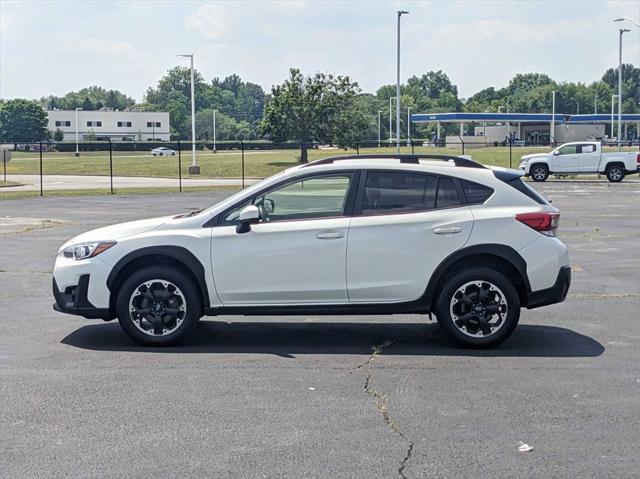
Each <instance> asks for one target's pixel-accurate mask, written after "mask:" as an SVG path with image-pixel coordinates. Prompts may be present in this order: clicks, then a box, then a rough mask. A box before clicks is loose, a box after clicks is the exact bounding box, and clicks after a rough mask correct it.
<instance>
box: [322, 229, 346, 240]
mask: <svg viewBox="0 0 640 479" xmlns="http://www.w3.org/2000/svg"><path fill="white" fill-rule="evenodd" d="M316 238H318V239H320V240H329V239H340V238H344V233H340V232H338V231H326V232H324V233H318V234H317V235H316Z"/></svg>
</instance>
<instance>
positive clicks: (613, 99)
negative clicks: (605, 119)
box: [611, 95, 618, 139]
mask: <svg viewBox="0 0 640 479" xmlns="http://www.w3.org/2000/svg"><path fill="white" fill-rule="evenodd" d="M617 96H618V95H611V138H612V139H613V109H614V106H615V99H616V98H617Z"/></svg>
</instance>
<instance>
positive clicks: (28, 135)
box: [0, 98, 48, 142]
mask: <svg viewBox="0 0 640 479" xmlns="http://www.w3.org/2000/svg"><path fill="white" fill-rule="evenodd" d="M47 137H48V129H47V114H46V113H45V111H44V110H43V109H42V107H41V106H40V105H39V104H38V102H36V101H32V100H25V99H22V98H17V99H15V100H8V101H7V102H5V103H4V104H3V105H2V107H1V108H0V141H15V142H28V141H42V140H46V139H47Z"/></svg>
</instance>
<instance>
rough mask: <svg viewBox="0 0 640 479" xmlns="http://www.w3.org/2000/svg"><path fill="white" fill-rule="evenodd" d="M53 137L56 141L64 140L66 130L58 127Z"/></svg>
mask: <svg viewBox="0 0 640 479" xmlns="http://www.w3.org/2000/svg"><path fill="white" fill-rule="evenodd" d="M53 139H54V140H55V141H62V140H64V132H63V131H62V130H61V129H60V128H56V131H54V132H53Z"/></svg>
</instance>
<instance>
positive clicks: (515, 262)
mask: <svg viewBox="0 0 640 479" xmlns="http://www.w3.org/2000/svg"><path fill="white" fill-rule="evenodd" d="M476 255H489V256H497V257H499V258H501V259H503V260H505V261H507V262H508V263H509V264H511V265H512V266H513V267H514V268H515V269H516V271H517V272H518V274H519V275H520V277H521V278H522V282H523V284H524V287H525V291H524V293H525V294H524V296H525V298H526V297H527V296H528V295H529V294H530V293H531V284H530V283H529V277H528V276H527V262H526V261H525V260H524V258H523V257H522V256H520V254H519V253H518V252H517V251H516V250H515V249H513V248H512V247H510V246H506V245H502V244H494V243H488V244H481V245H473V246H467V247H466V248H462V249H460V250H458V251H455V252H454V253H452V254H450V255H449V256H447V257H446V258H445V259H444V260H443V261H442V262H441V263H440V264H439V265H438V267H437V268H436V269H435V271H434V272H433V274H432V275H431V278H430V279H429V283H428V285H427V288H426V290H425V292H424V295H423V297H422V301H423V303H424V304H426V305H427V307H428V308H429V309H431V305H432V304H433V300H434V296H435V294H436V292H437V290H438V287H439V286H440V285H441V284H442V281H443V279H444V277H445V275H446V273H447V271H448V269H449V268H450V267H451V266H452V265H453V264H454V263H455V262H456V261H458V260H460V259H462V258H465V257H468V256H476Z"/></svg>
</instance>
